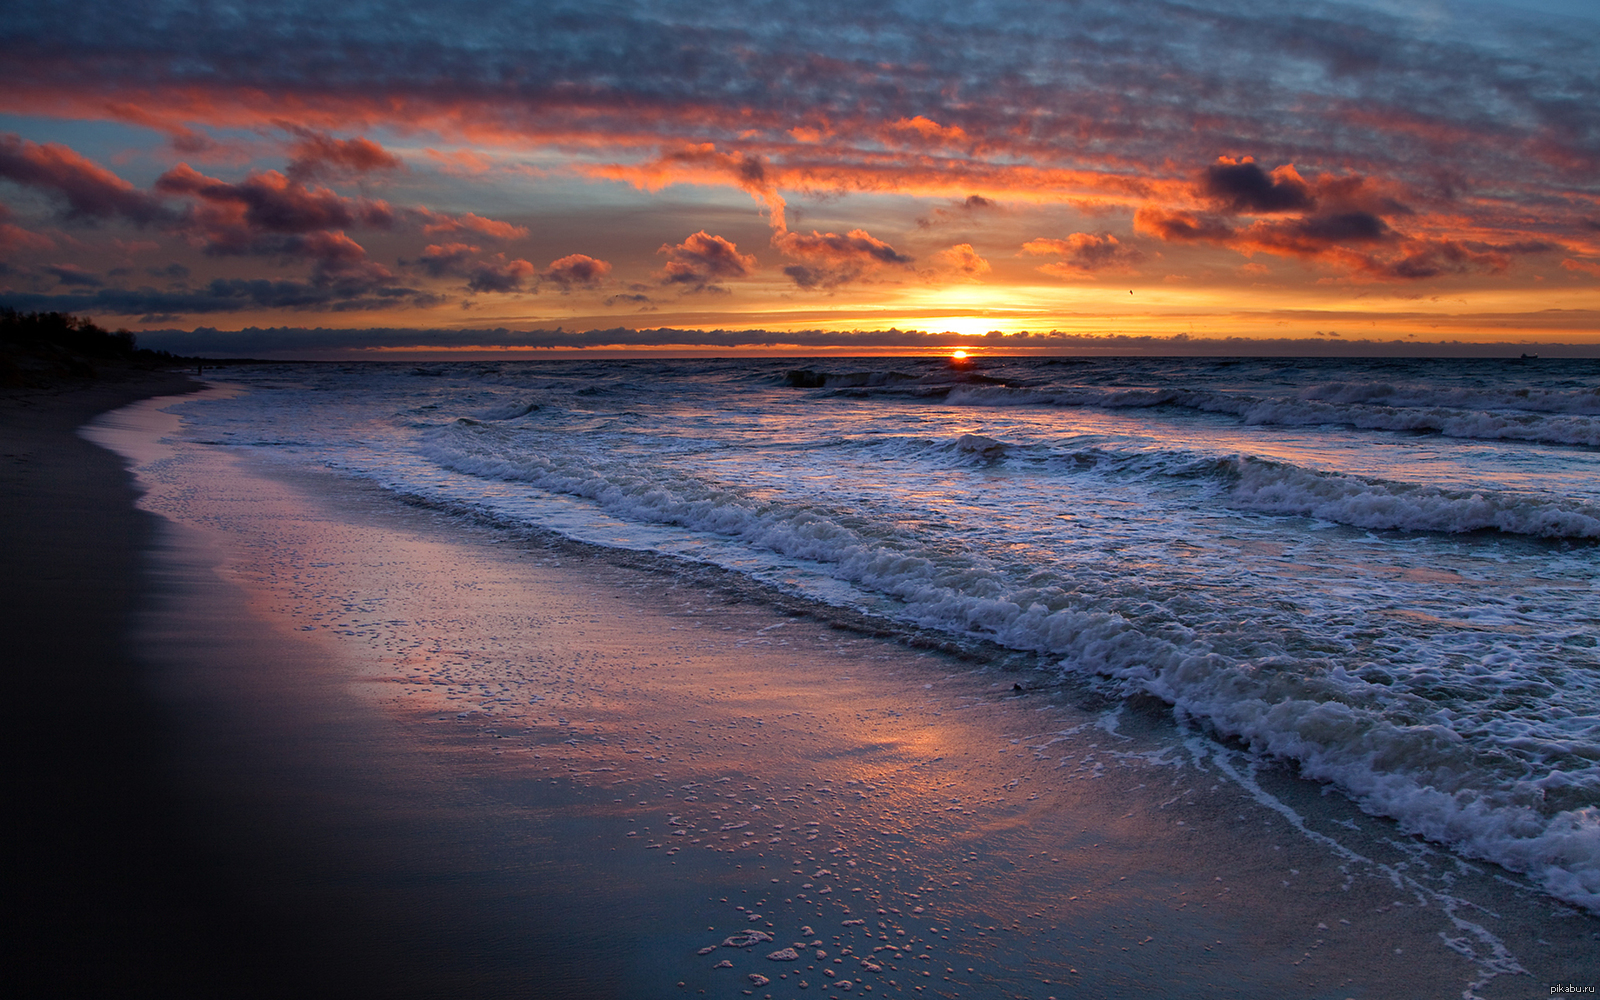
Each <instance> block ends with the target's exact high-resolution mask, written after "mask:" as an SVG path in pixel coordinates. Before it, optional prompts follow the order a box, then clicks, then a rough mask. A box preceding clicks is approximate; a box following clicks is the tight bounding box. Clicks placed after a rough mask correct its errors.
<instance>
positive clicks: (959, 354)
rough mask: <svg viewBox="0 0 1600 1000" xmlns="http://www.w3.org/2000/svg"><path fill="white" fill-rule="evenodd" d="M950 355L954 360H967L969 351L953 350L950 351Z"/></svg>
mask: <svg viewBox="0 0 1600 1000" xmlns="http://www.w3.org/2000/svg"><path fill="white" fill-rule="evenodd" d="M950 357H951V359H952V360H955V361H965V360H966V359H967V352H966V351H951V352H950Z"/></svg>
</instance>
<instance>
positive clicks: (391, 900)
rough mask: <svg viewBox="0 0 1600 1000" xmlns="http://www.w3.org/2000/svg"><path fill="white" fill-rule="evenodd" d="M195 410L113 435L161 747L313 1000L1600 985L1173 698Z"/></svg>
mask: <svg viewBox="0 0 1600 1000" xmlns="http://www.w3.org/2000/svg"><path fill="white" fill-rule="evenodd" d="M170 419H171V418H169V417H167V416H165V415H162V414H160V413H159V412H157V411H155V410H154V409H152V408H147V409H146V411H145V412H143V413H139V412H133V413H128V412H125V413H124V414H121V415H119V416H118V417H117V418H116V419H115V420H112V421H110V422H109V423H108V424H107V425H106V426H103V427H102V429H101V430H100V431H97V432H96V434H97V437H98V438H99V439H100V440H103V441H105V442H106V443H108V444H111V445H114V446H116V447H119V448H121V449H122V450H124V451H125V452H126V453H128V454H129V455H131V456H134V457H135V459H136V460H137V461H139V462H140V463H141V465H142V470H141V476H142V481H143V483H144V486H145V488H146V489H147V490H148V491H149V492H148V493H147V494H146V495H145V497H144V498H143V499H142V500H141V504H142V505H143V506H144V507H146V508H147V509H149V510H152V511H155V512H157V513H159V514H161V515H162V518H163V519H162V521H161V522H159V530H158V532H157V533H156V535H155V538H154V544H153V545H151V546H150V548H149V560H150V561H149V562H148V564H147V565H146V568H145V570H144V573H145V576H144V577H143V579H144V580H145V581H147V582H148V584H149V585H150V587H151V589H150V592H149V596H150V599H149V600H148V601H147V602H146V603H145V604H144V605H143V608H142V611H141V613H140V614H139V616H138V619H137V627H136V631H135V634H134V639H133V643H134V648H136V649H137V650H138V651H139V662H140V663H141V664H142V665H143V670H144V671H145V673H144V675H143V676H144V677H145V678H146V683H147V684H148V690H149V691H150V692H151V694H150V696H149V701H150V703H151V704H152V705H153V706H154V707H153V708H152V710H151V711H152V715H153V717H155V718H159V719H160V720H162V721H161V726H160V754H159V763H160V766H159V767H156V768H155V769H154V770H155V771H156V772H157V773H159V774H160V775H161V776H162V781H163V782H164V787H166V788H169V789H171V796H172V803H171V807H170V815H172V816H178V817H182V821H181V824H178V825H181V826H182V828H183V830H184V831H185V837H186V838H187V842H188V843H190V844H196V845H200V847H199V848H197V849H196V853H195V855H194V857H195V859H196V860H195V863H194V866H193V869H194V871H195V872H198V873H199V874H198V875H197V876H196V877H197V878H198V879H199V882H200V883H202V884H203V885H205V886H209V887H211V889H209V890H208V891H210V892H211V896H210V897H208V898H214V899H216V900H218V901H220V903H222V904H223V905H224V907H225V908H226V909H227V910H229V911H231V916H232V917H233V918H234V919H235V920H243V921H246V922H249V923H250V926H252V927H254V926H261V927H265V928H267V929H268V930H269V931H272V932H273V933H274V934H276V935H277V936H276V937H275V938H273V941H274V948H276V949H278V954H279V956H280V959H281V961H280V962H279V963H278V971H279V972H280V973H281V972H282V971H283V970H285V969H288V970H296V971H297V972H299V973H300V974H301V975H300V982H301V984H302V985H304V986H306V987H307V988H308V989H311V990H313V991H315V990H316V989H318V988H320V989H323V990H325V991H327V992H330V993H331V992H337V991H339V990H346V991H353V992H356V993H358V994H360V995H367V996H534V997H543V996H597V997H598V996H616V997H655V996H677V995H685V996H700V995H706V996H728V997H739V996H744V995H751V996H756V997H760V998H763V1000H765V998H768V997H771V998H794V997H799V998H810V997H824V996H826V997H839V996H849V995H854V994H868V995H872V996H907V997H935V996H938V997H945V996H964V997H1037V998H1041V1000H1042V998H1045V997H1052V996H1054V997H1062V998H1065V997H1068V996H1072V997H1100V996H1105V997H1110V996H1126V995H1130V994H1133V993H1135V992H1139V993H1149V994H1154V995H1161V996H1175V997H1183V996H1193V997H1212V996H1236V997H1280V996H1297V997H1420V996H1440V997H1446V996H1449V997H1455V996H1464V995H1478V996H1483V997H1523V996H1533V995H1548V992H1549V986H1550V985H1551V984H1555V983H1562V982H1573V983H1578V984H1585V983H1595V982H1596V981H1597V980H1600V962H1597V959H1596V957H1595V956H1596V954H1597V952H1600V947H1597V945H1600V941H1597V939H1596V931H1597V922H1596V921H1595V919H1594V918H1592V917H1589V916H1586V915H1582V914H1578V913H1576V912H1574V911H1572V910H1571V909H1570V908H1568V907H1564V906H1561V905H1560V904H1557V903H1555V902H1554V901H1552V900H1550V899H1549V898H1548V897H1545V896H1542V895H1541V894H1539V893H1537V892H1535V891H1533V890H1532V889H1530V888H1529V887H1528V886H1527V884H1526V882H1525V880H1522V879H1520V878H1519V877H1517V876H1514V875H1512V874H1510V873H1507V872H1504V871H1501V870H1499V869H1496V868H1494V867H1493V866H1488V865H1482V864H1474V863H1467V862H1464V861H1461V860H1460V859H1456V858H1454V857H1451V856H1447V855H1444V854H1441V853H1440V852H1438V851H1436V850H1434V849H1432V848H1430V847H1429V846H1428V845H1426V844H1423V843H1421V842H1419V841H1417V840H1415V839H1413V838H1408V837H1404V836H1402V835H1400V834H1399V833H1398V832H1397V831H1396V830H1395V829H1394V828H1393V826H1392V824H1387V823H1384V822H1381V821H1377V820H1373V819H1371V818H1369V817H1366V816H1364V815H1362V814H1360V813H1359V812H1358V811H1357V810H1355V809H1354V808H1353V807H1351V806H1350V805H1349V803H1347V802H1345V801H1344V800H1343V799H1342V798H1341V797H1339V796H1337V795H1324V794H1322V792H1321V789H1320V788H1319V787H1318V786H1315V785H1313V784H1310V783H1307V782H1302V781H1299V780H1297V779H1295V778H1293V777H1292V776H1290V775H1288V774H1286V773H1284V772H1282V771H1281V770H1277V769H1274V768H1271V767H1266V766H1262V765H1260V764H1259V762H1254V761H1252V760H1251V759H1250V758H1249V757H1247V756H1246V755H1245V754H1243V753H1241V752H1240V751H1239V750H1238V749H1237V748H1230V747H1226V746H1221V745H1218V744H1216V743H1214V742H1212V741H1210V740H1209V739H1207V738H1205V737H1204V736H1203V735H1201V734H1198V733H1193V732H1185V731H1183V730H1181V729H1180V728H1179V727H1178V726H1177V725H1175V724H1174V723H1173V722H1172V721H1171V719H1170V717H1169V716H1168V713H1166V712H1165V711H1163V710H1160V709H1158V708H1157V707H1155V706H1149V707H1147V708H1138V707H1122V706H1119V705H1115V704H1109V703H1105V702H1102V701H1099V700H1097V699H1095V698H1094V696H1093V694H1092V692H1088V691H1085V690H1082V689H1069V688H1063V687H1058V686H1054V685H1052V684H1050V683H1048V682H1049V681H1050V678H1049V677H1048V676H1047V675H1045V674H1043V673H1039V672H1027V673H1012V672H1003V671H998V670H996V669H994V668H988V669H984V668H980V667H976V666H975V665H974V664H972V663H970V662H965V661H962V660H960V659H956V658H953V657H950V656H947V655H945V654H940V653H935V652H931V651H926V650H917V649H912V648H907V647H905V646H902V645H899V644H895V643H892V642H888V641H885V640H883V639H879V638H874V637H871V636H867V635H862V634H860V633H857V632H852V631H849V630H841V629H836V628H830V627H828V626H827V625H826V624H825V623H823V622H819V621H817V620H814V619H811V618H808V617H805V616H802V615H796V614H793V613H792V609H790V608H775V607H773V606H771V605H768V604H766V603H763V602H761V601H759V600H755V599H753V597H754V595H752V594H751V593H749V592H746V591H742V590H740V589H739V588H738V587H735V586H726V585H723V584H720V583H718V581H717V579H716V578H715V577H712V576H704V577H702V578H700V579H697V580H693V581H686V580H684V579H681V578H673V577H669V576H665V575H663V574H661V573H659V572H653V571H651V570H650V569H649V568H648V567H644V566H636V565H627V564H625V563H626V562H627V560H626V559H620V560H619V559H616V558H599V557H597V556H596V555H595V554H593V553H590V552H586V551H584V550H581V549H577V548H574V547H571V546H565V545H562V544H560V543H558V542H555V541H553V540H550V539H545V538H540V537H534V536H529V535H526V534H517V533H512V532H507V531H504V530H502V529H497V528H495V527H492V526H478V527H473V526H470V525H468V524H466V523H464V522H463V521H462V520H461V519H460V518H459V517H448V516H446V515H443V514H440V513H438V512H434V511H430V510H426V509H421V508H417V507H410V506H406V505H404V504H401V503H399V502H398V501H396V500H395V499H394V498H392V497H390V496H387V495H385V494H382V493H380V492H378V491H377V490H374V489H368V488H364V487H362V486H360V485H356V484H351V483H348V482H344V481H341V480H338V479H335V478H334V477H332V476H327V475H320V474H308V473H304V472H294V471H290V470H288V469H286V468H284V467H277V466H271V465H268V464H265V463H261V462H248V463H247V462H244V461H242V460H240V459H238V458H237V457H235V456H233V455H230V454H228V453H225V452H222V451H220V450H217V449H206V448H193V447H181V448H174V449H163V448H162V447H161V446H159V445H154V444H152V441H153V440H154V439H155V437H156V436H158V435H159V434H160V433H162V431H163V427H164V426H170ZM164 422H165V423H164ZM119 427H120V430H119V429H118V428H119ZM1019 684H1020V685H1021V686H1022V688H1023V690H1021V691H1018V690H1016V686H1017V685H1019ZM169 825H172V824H170V823H169ZM284 928H290V929H292V930H284ZM750 932H757V934H751V933H750ZM741 935H743V936H741ZM760 936H769V939H764V938H760ZM218 937H219V938H220V939H223V940H222V943H221V944H219V945H218V947H220V948H222V950H223V952H224V953H227V949H228V947H229V946H230V945H231V946H232V947H233V948H234V949H235V953H236V954H238V955H240V956H242V957H241V958H240V961H241V962H243V961H244V960H245V959H250V958H252V957H255V956H257V955H258V953H259V950H260V949H258V948H254V947H253V946H251V945H249V944H241V943H240V941H238V940H233V939H232V936H231V935H218ZM785 949H790V950H789V951H785ZM791 954H792V955H793V958H790V957H789V956H790V955H791ZM774 955H775V956H777V957H769V956H774ZM225 964H226V963H225ZM235 964H237V963H235ZM230 967H231V966H230ZM761 980H765V982H763V981H761Z"/></svg>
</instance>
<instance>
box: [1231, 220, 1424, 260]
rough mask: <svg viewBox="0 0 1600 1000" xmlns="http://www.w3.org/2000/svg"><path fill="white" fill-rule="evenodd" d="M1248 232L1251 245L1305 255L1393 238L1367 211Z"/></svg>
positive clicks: (1266, 225) (1294, 222)
mask: <svg viewBox="0 0 1600 1000" xmlns="http://www.w3.org/2000/svg"><path fill="white" fill-rule="evenodd" d="M1249 233H1250V235H1251V237H1252V238H1253V240H1254V241H1255V242H1257V243H1260V244H1262V245H1265V246H1275V247H1280V248H1282V249H1284V250H1289V251H1291V252H1295V253H1304V254H1308V255H1309V254H1315V253H1316V252H1317V251H1319V250H1321V249H1322V248H1324V247H1330V246H1362V245H1365V244H1369V243H1383V242H1387V241H1389V240H1392V239H1394V238H1395V233H1394V230H1392V229H1390V228H1389V225H1388V223H1386V222H1384V221H1383V220H1382V219H1380V218H1378V217H1377V216H1376V215H1373V214H1372V213H1370V212H1338V213H1334V214H1332V215H1308V216H1306V217H1305V218H1303V219H1295V220H1294V221H1292V222H1282V223H1269V224H1264V225H1260V226H1257V227H1253V228H1252V229H1250V230H1249Z"/></svg>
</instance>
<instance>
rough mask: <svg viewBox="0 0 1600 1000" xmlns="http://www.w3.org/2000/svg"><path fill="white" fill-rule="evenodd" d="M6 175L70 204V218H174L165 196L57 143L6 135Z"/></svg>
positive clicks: (1, 169) (0, 143)
mask: <svg viewBox="0 0 1600 1000" xmlns="http://www.w3.org/2000/svg"><path fill="white" fill-rule="evenodd" d="M0 177H3V178H5V179H7V180H10V181H13V182H15V183H17V184H22V185H25V186H27V187H34V188H40V189H42V190H45V191H48V192H50V193H52V194H54V195H56V196H57V197H59V198H61V199H62V200H64V201H65V202H66V203H67V213H66V214H67V215H68V217H70V218H76V219H112V218H121V219H126V220H127V221H129V222H132V223H134V224H136V225H140V226H144V225H149V224H151V223H159V222H166V221H169V220H171V219H172V217H173V213H172V211H171V210H170V209H169V208H167V206H166V205H164V204H162V203H161V201H160V200H159V199H157V198H155V197H152V196H151V195H148V194H146V193H145V192H143V191H140V190H138V189H137V188H135V187H134V186H133V185H132V184H129V183H128V182H127V181H125V180H123V179H122V178H121V177H118V176H117V175H116V174H113V173H112V172H111V171H109V170H106V169H105V168H104V167H101V166H100V165H98V164H96V163H93V162H91V161H89V160H87V159H85V158H84V157H82V156H79V155H78V154H77V153H75V152H73V151H72V150H70V149H68V148H67V147H66V146H62V145H59V144H57V143H53V142H49V143H44V144H42V145H41V144H39V143H34V142H29V141H28V140H26V139H23V138H21V137H19V136H17V135H15V134H6V135H0Z"/></svg>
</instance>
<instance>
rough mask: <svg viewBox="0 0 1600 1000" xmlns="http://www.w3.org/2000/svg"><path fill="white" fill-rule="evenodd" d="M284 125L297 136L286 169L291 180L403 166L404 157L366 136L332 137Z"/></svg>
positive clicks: (361, 172)
mask: <svg viewBox="0 0 1600 1000" xmlns="http://www.w3.org/2000/svg"><path fill="white" fill-rule="evenodd" d="M284 127H285V128H286V129H288V130H289V131H290V132H292V133H294V134H295V135H296V136H298V137H299V138H298V140H297V141H296V142H295V143H294V147H293V154H294V158H293V159H291V160H290V161H289V166H288V168H287V170H286V173H288V175H289V178H290V179H291V180H295V181H301V182H304V181H307V180H310V179H311V178H314V177H327V176H341V175H359V174H370V173H374V172H378V171H386V170H403V169H405V161H404V160H402V159H400V157H398V156H396V155H394V154H393V153H391V152H389V151H388V150H386V149H384V148H383V147H382V146H380V145H378V144H377V143H375V142H373V141H372V140H370V139H365V138H360V137H357V138H355V139H336V138H334V137H333V136H331V135H328V134H327V133H325V132H318V131H315V130H313V129H308V128H302V127H300V126H298V125H290V124H285V125H284Z"/></svg>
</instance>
